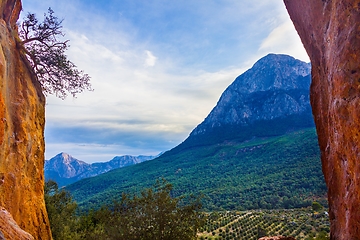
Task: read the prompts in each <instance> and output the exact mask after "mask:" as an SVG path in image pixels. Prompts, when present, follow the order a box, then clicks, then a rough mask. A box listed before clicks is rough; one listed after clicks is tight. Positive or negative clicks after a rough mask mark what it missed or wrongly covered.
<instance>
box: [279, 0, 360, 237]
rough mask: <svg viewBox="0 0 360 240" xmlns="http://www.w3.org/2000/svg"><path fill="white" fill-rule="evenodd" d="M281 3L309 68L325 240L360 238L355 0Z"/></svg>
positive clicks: (359, 64)
mask: <svg viewBox="0 0 360 240" xmlns="http://www.w3.org/2000/svg"><path fill="white" fill-rule="evenodd" d="M284 2H285V5H286V7H287V10H288V12H289V14H290V17H291V19H292V21H293V23H294V25H295V28H296V30H297V32H298V33H299V35H300V37H301V40H302V42H303V44H304V46H305V48H306V51H307V53H308V55H309V57H310V59H311V63H312V85H311V105H312V108H313V115H314V118H315V124H316V128H317V133H318V137H319V145H320V150H321V159H322V166H323V172H324V176H325V181H326V183H327V186H328V199H329V205H330V213H329V216H330V221H331V239H344V240H345V239H346V240H352V239H360V1H359V0H333V1H329V0H322V1H320V0H284Z"/></svg>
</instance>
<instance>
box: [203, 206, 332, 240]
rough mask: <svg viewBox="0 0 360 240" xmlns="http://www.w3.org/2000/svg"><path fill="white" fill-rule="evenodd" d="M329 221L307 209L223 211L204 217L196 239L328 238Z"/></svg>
mask: <svg viewBox="0 0 360 240" xmlns="http://www.w3.org/2000/svg"><path fill="white" fill-rule="evenodd" d="M329 226H330V222H329V218H328V216H327V213H326V212H324V211H322V212H320V213H315V212H314V211H313V210H312V209H311V207H308V208H302V209H289V210H256V211H227V212H212V213H209V214H208V218H207V222H206V224H205V226H204V227H203V228H202V229H201V231H200V232H199V234H198V237H199V239H227V240H232V239H247V240H257V239H259V238H260V237H263V236H277V235H282V236H292V237H295V239H297V240H302V239H304V240H310V239H311V240H320V239H324V240H325V239H329Z"/></svg>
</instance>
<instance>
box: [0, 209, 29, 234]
mask: <svg viewBox="0 0 360 240" xmlns="http://www.w3.org/2000/svg"><path fill="white" fill-rule="evenodd" d="M0 239H12V240H32V239H34V237H33V236H31V235H30V234H29V233H27V232H25V231H24V230H22V229H21V228H20V227H19V226H18V225H17V223H16V222H15V221H14V219H13V218H12V216H11V214H10V213H9V212H8V211H7V210H6V209H5V208H3V207H0Z"/></svg>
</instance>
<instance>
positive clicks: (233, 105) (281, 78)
mask: <svg viewBox="0 0 360 240" xmlns="http://www.w3.org/2000/svg"><path fill="white" fill-rule="evenodd" d="M310 73H311V66H310V64H309V63H305V62H302V61H300V60H297V59H295V58H293V57H291V56H288V55H283V54H268V55H267V56H265V57H263V58H261V59H260V60H258V61H257V62H256V63H255V64H254V65H253V67H252V68H250V69H249V70H247V71H246V72H244V73H243V74H241V75H240V76H238V77H237V78H236V79H235V80H234V82H233V83H232V84H231V85H230V86H229V87H228V88H227V89H226V90H225V91H224V93H223V94H222V95H221V97H220V99H219V101H218V103H217V105H216V106H215V107H214V108H213V110H212V111H211V112H210V114H209V115H208V116H207V117H206V118H205V120H204V121H203V122H202V123H201V124H199V125H198V126H197V127H196V128H195V129H194V130H193V131H192V132H191V134H190V136H189V138H191V137H194V136H197V135H202V134H205V135H209V133H212V135H213V136H212V138H213V140H214V141H217V139H221V137H220V135H224V136H225V135H226V134H225V133H224V129H225V128H226V129H228V130H229V132H231V134H230V135H232V136H235V133H233V132H234V131H235V132H238V133H237V135H236V137H237V136H240V135H245V133H243V132H241V131H242V130H240V128H242V127H246V126H247V127H248V126H252V125H254V124H257V125H259V126H260V125H263V124H268V123H269V121H271V122H272V123H271V124H272V125H273V126H275V125H278V124H281V123H280V122H281V121H283V120H284V119H285V120H286V119H288V120H286V121H287V123H290V124H289V126H281V127H282V129H283V130H284V131H286V129H285V128H286V127H288V128H290V129H291V128H293V127H294V126H295V124H292V123H291V121H293V120H294V119H295V120H296V121H297V122H300V123H299V124H298V125H302V126H305V125H309V126H310V125H311V126H312V125H313V120H312V117H311V107H310V96H309V88H310V82H311V76H310ZM290 118H292V120H290ZM278 120H281V121H278ZM303 120H304V121H303ZM265 122H267V123H265ZM254 126H255V125H254ZM259 126H257V128H258V127H259ZM224 127H225V128H224ZM260 127H263V126H260ZM220 128H222V130H221V131H220V130H219V131H218V132H217V133H216V134H215V133H214V131H217V130H216V129H220ZM254 129H256V128H254ZM239 131H240V132H239ZM246 131H247V133H246V134H247V135H249V136H248V137H250V138H251V137H252V136H255V135H256V133H254V132H253V133H252V131H249V128H247V130H246ZM225 132H226V131H225ZM214 134H215V135H216V136H215V135H214ZM261 134H263V133H261ZM251 135H252V136H251ZM209 136H210V135H209ZM187 140H188V139H187ZM196 141H199V139H197V140H196ZM196 141H195V140H194V141H192V142H196Z"/></svg>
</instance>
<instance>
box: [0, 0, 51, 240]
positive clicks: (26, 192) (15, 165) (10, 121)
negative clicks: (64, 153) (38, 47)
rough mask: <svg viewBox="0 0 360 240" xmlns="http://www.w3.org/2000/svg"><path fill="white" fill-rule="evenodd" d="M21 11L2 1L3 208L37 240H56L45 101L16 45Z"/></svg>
mask: <svg viewBox="0 0 360 240" xmlns="http://www.w3.org/2000/svg"><path fill="white" fill-rule="evenodd" d="M20 10H21V1H19V0H0V46H1V47H0V150H1V151H0V174H1V178H0V179H1V183H2V184H0V206H3V207H4V208H5V209H6V210H7V211H9V213H10V214H11V215H12V217H13V218H14V220H15V221H16V223H17V224H18V225H19V226H20V227H21V228H22V229H23V230H25V231H27V232H29V233H30V234H31V235H33V236H34V238H35V239H51V233H50V225H49V221H48V217H47V213H46V208H45V202H44V189H43V186H44V171H43V166H44V124H45V114H44V113H45V108H44V105H45V98H44V96H43V94H42V91H41V86H40V85H39V83H38V82H37V81H36V80H35V79H34V76H33V75H32V74H31V73H30V71H29V69H28V68H27V65H26V62H25V61H24V60H23V57H22V55H21V53H20V48H19V46H17V39H18V33H17V27H16V21H17V19H18V17H19V13H20ZM4 234H5V233H4ZM9 239H12V238H9Z"/></svg>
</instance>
